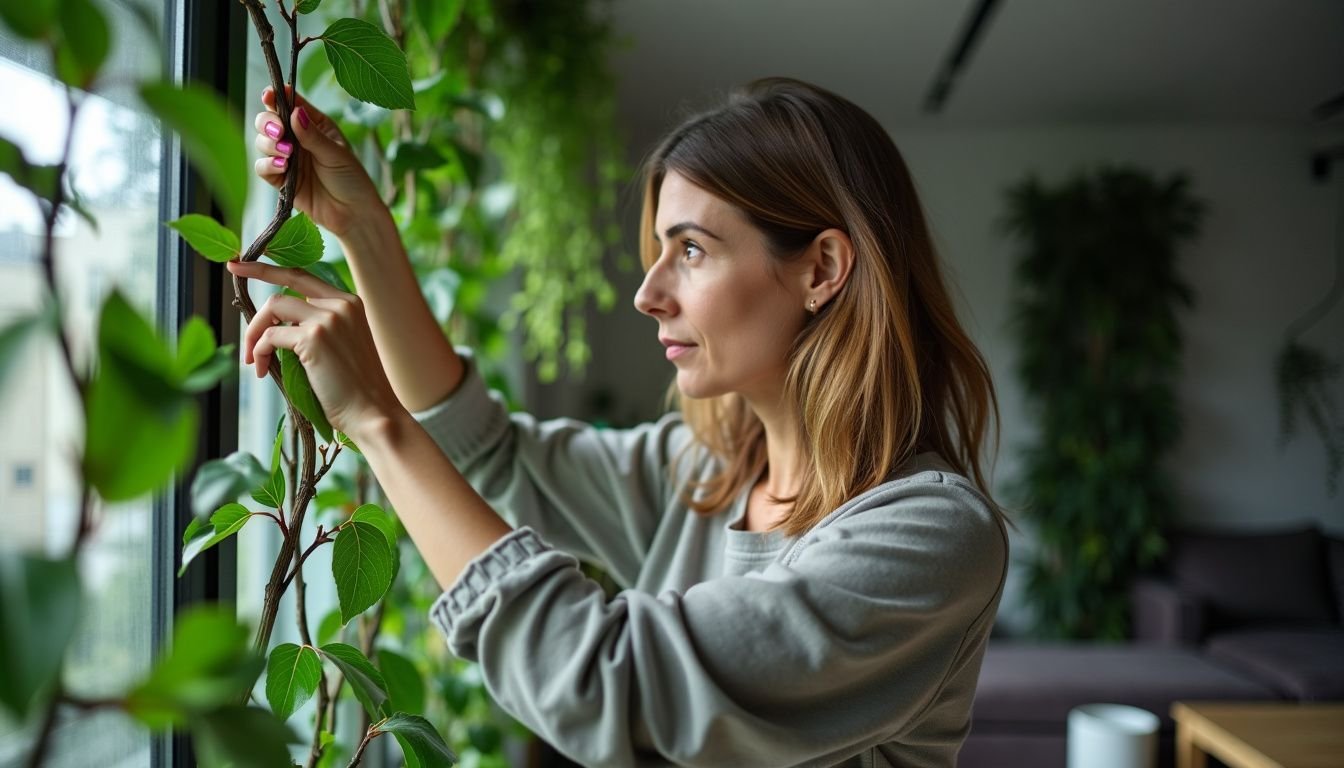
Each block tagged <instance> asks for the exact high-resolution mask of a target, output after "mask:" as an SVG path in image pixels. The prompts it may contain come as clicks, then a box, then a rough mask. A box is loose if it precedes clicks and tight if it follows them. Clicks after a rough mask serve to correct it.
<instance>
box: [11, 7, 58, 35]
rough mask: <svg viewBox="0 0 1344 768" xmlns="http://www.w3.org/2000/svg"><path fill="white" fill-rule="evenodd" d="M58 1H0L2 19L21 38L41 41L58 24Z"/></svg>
mask: <svg viewBox="0 0 1344 768" xmlns="http://www.w3.org/2000/svg"><path fill="white" fill-rule="evenodd" d="M58 6H59V3H58V2H57V0H0V19H3V20H4V22H5V24H6V25H8V26H9V28H10V29H11V30H13V31H14V33H15V34H17V35H18V36H19V37H26V38H28V39H29V40H41V39H42V38H44V37H46V36H47V33H48V32H50V31H51V28H52V26H53V25H54V24H55V23H56V9H57V7H58Z"/></svg>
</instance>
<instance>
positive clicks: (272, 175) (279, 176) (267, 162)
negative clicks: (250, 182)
mask: <svg viewBox="0 0 1344 768" xmlns="http://www.w3.org/2000/svg"><path fill="white" fill-rule="evenodd" d="M287 165H289V160H287V159H286V158H283V157H259V158H257V161H256V162H255V163H253V164H252V169H253V170H254V171H256V173H257V175H258V176H260V177H261V178H263V179H265V180H266V181H267V182H268V183H269V184H270V185H271V186H272V187H278V186H280V185H281V184H283V183H285V167H286V166H287Z"/></svg>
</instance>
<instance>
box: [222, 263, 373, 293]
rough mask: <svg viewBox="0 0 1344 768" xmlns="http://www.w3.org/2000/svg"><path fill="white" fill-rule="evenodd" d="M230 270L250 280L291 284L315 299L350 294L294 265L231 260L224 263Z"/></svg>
mask: <svg viewBox="0 0 1344 768" xmlns="http://www.w3.org/2000/svg"><path fill="white" fill-rule="evenodd" d="M224 266H225V267H227V268H228V270H229V271H230V272H232V273H233V274H235V275H238V276H239V277H245V278H247V279H249V280H260V281H261V282H263V283H270V284H271V285H280V286H289V287H290V288H293V289H294V290H296V291H298V292H299V293H302V294H303V295H304V296H307V297H309V298H313V299H318V298H320V299H338V298H340V297H342V296H348V295H350V294H347V293H346V292H345V291H342V290H341V289H339V288H337V287H335V286H333V285H329V284H327V283H326V282H325V281H323V280H322V279H321V278H319V277H316V276H314V275H310V274H308V273H307V272H305V271H303V270H302V269H295V268H294V267H277V266H275V265H274V264H263V263H261V262H260V261H230V262H228V263H227V264H225V265H224Z"/></svg>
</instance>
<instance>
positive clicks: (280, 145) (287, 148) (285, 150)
mask: <svg viewBox="0 0 1344 768" xmlns="http://www.w3.org/2000/svg"><path fill="white" fill-rule="evenodd" d="M275 148H276V149H278V150H280V152H281V154H284V155H288V154H289V153H291V152H293V151H294V145H293V144H290V143H289V142H288V141H278V142H276V143H275Z"/></svg>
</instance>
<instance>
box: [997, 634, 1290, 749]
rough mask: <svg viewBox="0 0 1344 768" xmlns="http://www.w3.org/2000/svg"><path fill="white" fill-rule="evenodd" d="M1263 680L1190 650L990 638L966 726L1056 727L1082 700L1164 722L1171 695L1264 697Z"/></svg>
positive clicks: (1268, 693) (1270, 693)
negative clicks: (1144, 712)
mask: <svg viewBox="0 0 1344 768" xmlns="http://www.w3.org/2000/svg"><path fill="white" fill-rule="evenodd" d="M1278 698H1279V695H1278V694H1277V693H1276V691H1275V690H1274V689H1273V688H1270V687H1269V686H1268V685H1265V684H1262V683H1260V682H1257V681H1256V680H1255V679H1253V678H1248V677H1245V676H1241V675H1238V674H1235V673H1234V672H1232V671H1229V670H1228V669H1226V668H1224V667H1222V666H1219V665H1216V664H1212V663H1210V662H1208V661H1206V660H1205V659H1204V658H1202V657H1201V656H1200V655H1199V653H1198V652H1197V651H1194V650H1183V649H1179V648H1162V647H1155V646H1140V645H1094V644H1082V643H1078V644H1074V643H1067V644H1065V643H1060V644H1043V645H1027V644H1022V645H1019V644H1010V643H998V642H991V643H990V644H989V648H988V649H987V650H986V651H985V659H984V663H983V666H982V667H981V669H980V683H979V686H978V687H977V688H976V693H975V707H974V710H973V714H972V721H973V725H972V733H977V732H984V731H1012V732H1017V733H1029V732H1042V731H1046V732H1056V733H1062V732H1064V730H1065V728H1066V723H1067V721H1068V715H1069V710H1070V709H1073V708H1074V707H1076V706H1079V705H1081V704H1095V703H1102V702H1105V703H1113V704H1129V705H1131V706H1135V707H1142V708H1143V709H1146V710H1148V711H1149V712H1152V713H1154V714H1156V715H1158V716H1159V717H1161V718H1162V721H1163V723H1164V724H1165V725H1166V726H1168V727H1169V726H1170V724H1171V714H1170V710H1171V703H1172V702H1173V701H1176V700H1178V699H1204V700H1231V699H1242V700H1265V699H1278Z"/></svg>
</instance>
